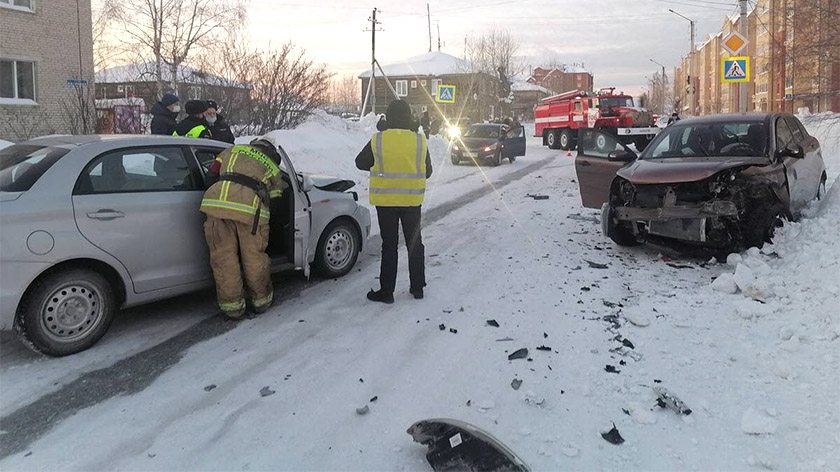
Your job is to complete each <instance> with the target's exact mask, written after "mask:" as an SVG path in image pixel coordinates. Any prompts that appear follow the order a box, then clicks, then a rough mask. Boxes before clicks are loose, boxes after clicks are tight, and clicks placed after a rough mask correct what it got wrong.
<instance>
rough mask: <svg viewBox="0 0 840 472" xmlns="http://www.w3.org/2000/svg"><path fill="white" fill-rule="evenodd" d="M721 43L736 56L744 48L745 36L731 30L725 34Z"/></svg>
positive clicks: (745, 43)
mask: <svg viewBox="0 0 840 472" xmlns="http://www.w3.org/2000/svg"><path fill="white" fill-rule="evenodd" d="M722 44H723V47H724V48H726V50H727V51H729V53H730V54H732V55H733V56H737V55H738V54H739V53H740V52H741V50H742V49H744V46H746V45H747V38H745V37H744V36H742V35H741V33H738V32H737V31H733V32H731V33H729V34H728V35H726V37H725V38H724V39H723V43H722Z"/></svg>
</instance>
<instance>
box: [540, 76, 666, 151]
mask: <svg viewBox="0 0 840 472" xmlns="http://www.w3.org/2000/svg"><path fill="white" fill-rule="evenodd" d="M534 117H535V126H534V128H535V134H534V135H535V136H536V137H538V138H542V140H543V145H544V146H546V145H547V146H548V147H549V148H551V149H563V150H569V151H570V150H573V149H576V148H577V134H578V130H579V129H581V128H594V129H600V130H603V131H607V132H610V133H613V134H615V135H616V136H618V137H619V139H620V140H621V141H622V142H623V143H625V144H631V143H632V144H635V145H636V149H638V150H639V151H642V150H643V149H644V148H645V146H647V144H648V143H649V142H650V141H651V140H652V139H653V137H654V136H656V133H658V132H659V128H658V127H656V126H654V122H653V114H652V113H651V112H650V111H648V110H645V109H644V108H637V107H635V106H634V105H633V97H631V96H630V95H625V94H623V93H615V88H604V89H601V90H599V91H597V92H581V91H580V90H572V91H569V92H565V93H561V94H559V95H554V96H552V97H548V98H545V99H543V100H542V101H540V103H538V104H537V105H536V106H535V107H534Z"/></svg>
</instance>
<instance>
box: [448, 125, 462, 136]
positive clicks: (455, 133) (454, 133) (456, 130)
mask: <svg viewBox="0 0 840 472" xmlns="http://www.w3.org/2000/svg"><path fill="white" fill-rule="evenodd" d="M449 136H451V137H454V138H457V137H458V136H461V130H460V128H458V127H457V126H455V125H452V126H450V127H449Z"/></svg>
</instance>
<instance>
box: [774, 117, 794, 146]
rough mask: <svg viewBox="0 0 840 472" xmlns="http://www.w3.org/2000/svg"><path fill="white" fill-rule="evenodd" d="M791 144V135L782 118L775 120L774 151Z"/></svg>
mask: <svg viewBox="0 0 840 472" xmlns="http://www.w3.org/2000/svg"><path fill="white" fill-rule="evenodd" d="M791 142H793V134H792V133H791V131H790V128H788V125H787V123H786V122H785V120H784V119H783V118H779V119H778V120H776V149H784V148H785V146H787V145H788V144H790V143H791Z"/></svg>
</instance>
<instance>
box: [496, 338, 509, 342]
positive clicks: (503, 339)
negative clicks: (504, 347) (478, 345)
mask: <svg viewBox="0 0 840 472" xmlns="http://www.w3.org/2000/svg"><path fill="white" fill-rule="evenodd" d="M504 341H513V338H502V339H497V340H496V342H497V343H499V342H504Z"/></svg>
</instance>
